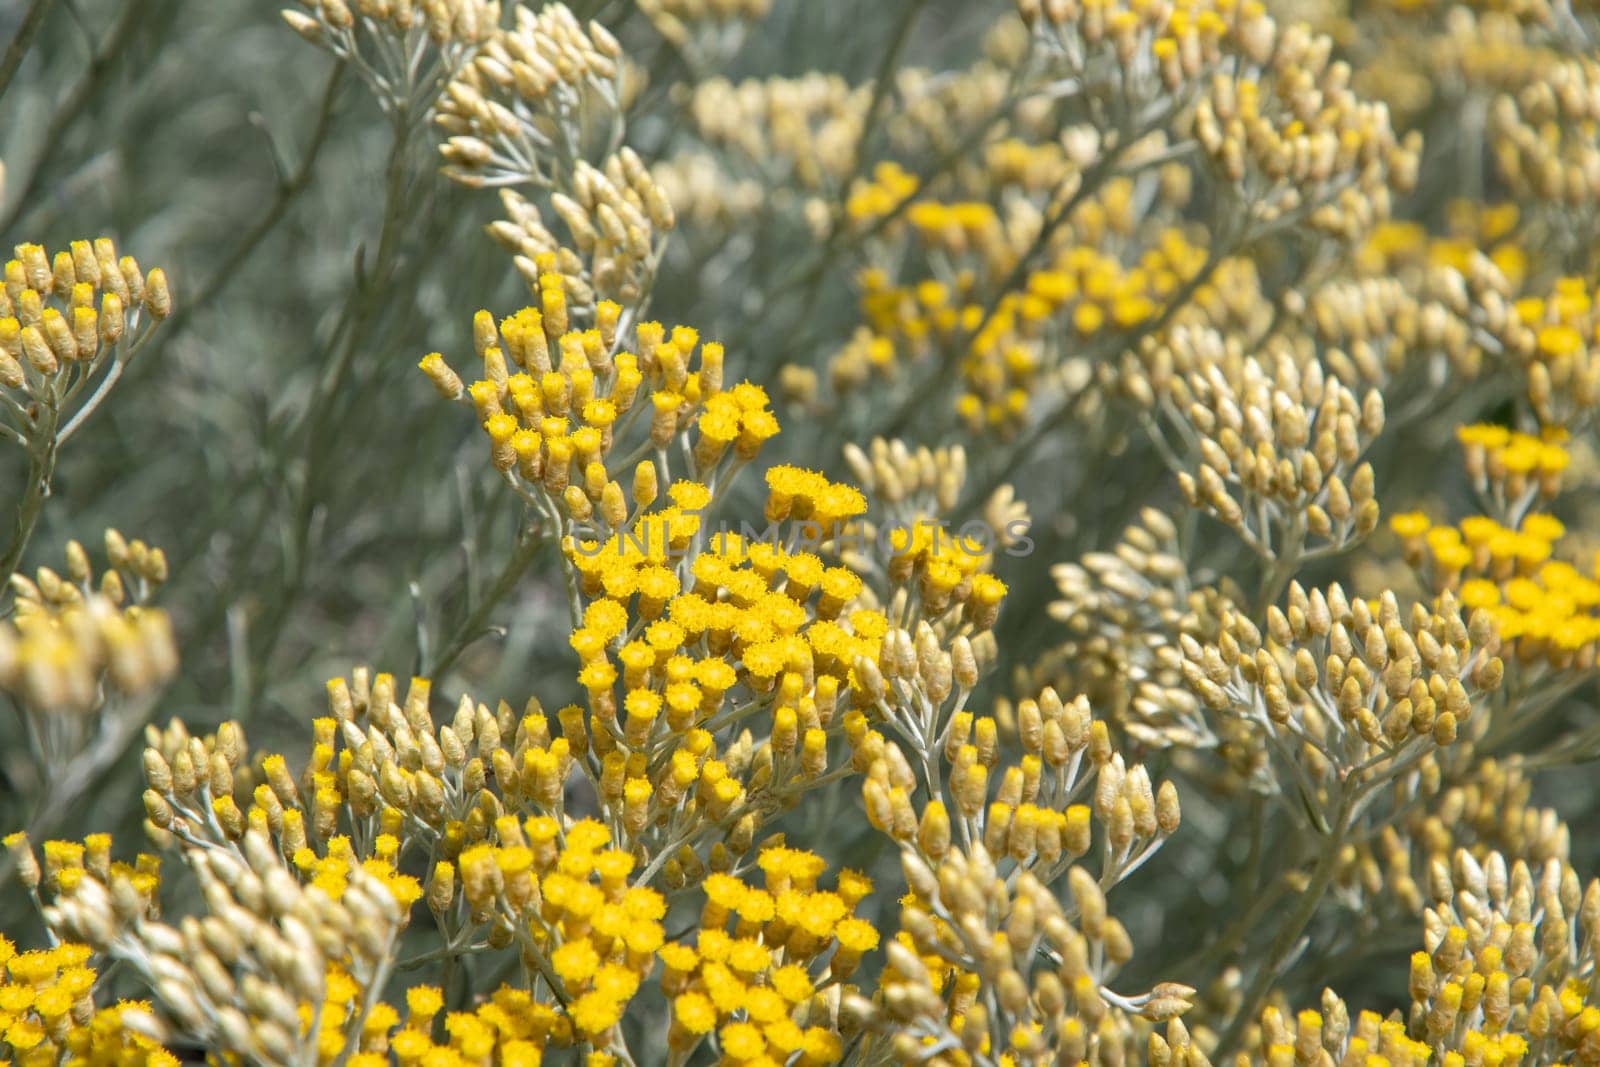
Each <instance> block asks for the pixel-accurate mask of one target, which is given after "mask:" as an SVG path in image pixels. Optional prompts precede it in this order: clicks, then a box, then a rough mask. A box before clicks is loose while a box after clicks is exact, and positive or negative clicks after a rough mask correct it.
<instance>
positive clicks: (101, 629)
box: [0, 530, 178, 714]
mask: <svg viewBox="0 0 1600 1067" xmlns="http://www.w3.org/2000/svg"><path fill="white" fill-rule="evenodd" d="M105 544H106V554H107V556H108V558H109V561H110V564H111V566H110V568H108V569H107V570H106V571H105V572H104V573H102V574H101V576H100V580H99V582H98V583H97V582H95V580H94V573H93V570H92V569H91V567H90V563H89V556H88V553H87V552H86V551H85V550H84V548H83V546H82V545H81V544H79V543H78V542H77V541H69V542H68V543H67V550H66V573H65V574H61V573H58V572H57V571H55V570H52V569H51V568H49V567H40V568H39V569H38V570H37V571H36V572H35V574H34V577H33V578H31V579H30V578H27V577H25V576H23V575H21V574H16V575H13V576H12V578H11V586H12V590H13V592H14V593H15V595H16V601H15V611H14V614H13V617H12V618H11V619H7V620H3V621H0V692H5V693H9V694H11V695H12V696H14V697H15V698H16V699H17V700H18V701H20V702H21V704H22V705H23V706H24V707H27V708H29V709H32V710H33V711H35V712H39V713H54V712H73V713H77V714H86V713H88V712H92V711H95V710H97V709H99V708H102V707H103V706H104V705H105V703H106V701H107V699H108V698H109V696H110V694H112V693H116V694H118V695H121V696H123V697H132V696H140V695H144V694H147V693H150V692H152V691H154V690H157V689H159V688H160V687H161V686H163V685H164V684H165V683H166V682H167V681H169V680H170V679H171V677H172V675H173V673H174V672H175V671H176V670H177V665H178V655H177V650H176V649H175V647H174V645H173V640H172V625H171V622H170V621H169V620H168V618H167V615H166V613H165V612H163V611H161V610H160V609H159V608H152V607H148V606H146V604H145V601H146V598H147V597H148V596H149V595H150V594H151V593H153V592H154V590H155V589H156V588H157V587H159V586H160V585H161V583H162V582H164V581H165V580H166V577H167V559H166V555H165V554H164V553H163V552H162V551H161V549H159V548H152V547H150V546H149V545H146V544H145V543H144V542H143V541H133V542H128V541H126V540H124V539H123V537H122V535H121V534H120V533H118V532H117V531H116V530H107V531H106V535H105Z"/></svg>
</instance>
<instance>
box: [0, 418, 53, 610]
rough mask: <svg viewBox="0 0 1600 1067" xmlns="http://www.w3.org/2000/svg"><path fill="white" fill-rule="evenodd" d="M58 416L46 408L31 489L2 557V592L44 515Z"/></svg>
mask: <svg viewBox="0 0 1600 1067" xmlns="http://www.w3.org/2000/svg"><path fill="white" fill-rule="evenodd" d="M58 415H59V413H58V412H57V411H56V409H55V408H54V407H46V408H45V409H44V412H43V420H44V421H43V422H42V423H41V424H40V425H39V426H37V427H36V428H35V435H34V442H35V443H34V446H33V448H32V449H31V450H30V451H29V454H28V486H27V489H26V490H24V491H23V494H22V503H21V505H20V506H19V507H18V508H17V517H16V520H15V522H14V523H13V524H12V531H11V541H10V543H9V544H7V545H6V550H5V554H4V555H0V590H3V589H5V588H6V586H8V585H9V584H10V583H11V576H12V575H13V574H15V573H16V572H17V565H18V564H20V563H21V562H22V553H23V552H24V551H25V550H26V549H27V547H28V541H29V540H30V539H31V538H32V537H33V531H34V528H35V527H36V526H38V524H39V516H40V514H41V513H42V512H43V511H44V502H45V500H46V499H48V498H49V496H50V479H51V478H52V477H53V476H54V475H55V470H56V454H57V453H56V419H57V417H58Z"/></svg>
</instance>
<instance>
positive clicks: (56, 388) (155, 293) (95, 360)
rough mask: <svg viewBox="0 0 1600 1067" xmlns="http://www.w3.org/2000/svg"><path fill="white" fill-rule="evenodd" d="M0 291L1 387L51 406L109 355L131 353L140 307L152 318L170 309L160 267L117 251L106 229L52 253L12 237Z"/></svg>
mask: <svg viewBox="0 0 1600 1067" xmlns="http://www.w3.org/2000/svg"><path fill="white" fill-rule="evenodd" d="M3 293H4V295H3V298H0V387H3V388H5V389H7V390H14V391H16V392H17V393H19V394H23V395H30V396H33V397H34V398H35V399H37V400H39V401H41V402H46V403H48V404H49V406H51V407H52V408H59V407H61V406H64V405H65V404H66V403H67V402H68V401H69V400H71V399H72V398H73V397H75V396H76V395H77V394H78V392H79V391H80V390H81V389H82V387H83V385H84V383H85V382H87V380H88V379H89V378H91V377H93V376H94V374H95V373H96V372H97V371H98V370H100V368H101V367H102V366H104V365H105V364H106V363H107V362H109V361H111V360H116V359H119V358H121V359H126V358H127V357H129V356H131V355H132V353H133V350H134V349H135V348H136V342H137V341H139V340H141V339H142V336H143V335H142V334H140V333H139V322H140V319H141V314H140V313H141V311H142V312H144V313H146V314H148V315H149V316H150V317H151V318H152V319H156V320H160V319H164V318H166V317H167V316H168V315H170V314H172V294H171V292H170V291H169V290H168V288H167V276H166V273H165V272H164V271H163V270H161V268H160V267H157V268H155V269H154V270H151V271H150V272H149V273H144V272H142V271H141V270H140V269H139V264H138V261H136V260H135V259H134V258H133V257H132V256H122V257H120V258H119V257H118V256H117V247H116V245H115V244H113V243H112V241H111V239H110V238H109V237H101V238H99V239H97V240H95V241H94V242H92V243H91V242H89V241H74V242H72V247H71V249H70V251H68V250H62V251H58V252H56V254H55V255H54V257H52V256H51V255H50V253H49V252H48V251H46V250H45V248H44V246H43V245H37V244H21V245H17V247H16V258H15V259H10V260H7V261H6V265H5V282H4V289H3ZM124 340H127V341H128V342H129V343H128V345H126V346H123V341H124ZM119 346H121V347H119ZM119 353H120V356H119ZM24 367H27V368H29V369H30V370H31V371H32V372H33V374H32V375H31V376H30V375H29V374H27V373H25V372H24V370H23V368H24ZM47 392H48V394H49V397H48V399H47V396H46V393H47Z"/></svg>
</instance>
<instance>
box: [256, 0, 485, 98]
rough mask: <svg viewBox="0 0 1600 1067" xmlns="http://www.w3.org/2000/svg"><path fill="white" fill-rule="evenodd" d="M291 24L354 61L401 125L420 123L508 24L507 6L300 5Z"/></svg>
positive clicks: (479, 2)
mask: <svg viewBox="0 0 1600 1067" xmlns="http://www.w3.org/2000/svg"><path fill="white" fill-rule="evenodd" d="M299 5H300V6H299V7H290V8H284V9H283V12H282V14H283V20H284V21H285V22H287V23H288V24H289V27H290V28H291V29H293V30H294V32H295V33H297V34H299V35H300V36H301V37H302V38H304V39H305V40H306V41H309V42H310V43H311V44H314V45H316V46H317V47H318V48H323V49H326V50H327V51H328V52H331V53H332V54H333V55H334V56H337V57H338V58H339V59H340V60H342V61H344V62H348V63H349V64H350V65H351V66H352V67H353V68H354V69H355V71H356V73H357V74H359V75H360V76H361V79H362V80H363V81H365V82H366V83H367V86H368V87H369V88H370V89H371V90H372V92H373V95H374V96H375V97H377V99H378V102H379V104H380V106H382V108H383V110H384V111H385V112H386V113H387V114H389V115H390V116H391V118H393V119H394V120H395V121H397V122H408V121H412V120H414V119H415V118H416V115H415V114H414V112H413V109H414V108H416V106H417V104H418V102H419V101H421V102H423V103H424V104H431V103H432V101H433V100H434V99H435V96H436V94H437V92H438V85H439V83H440V82H442V81H443V80H444V79H446V78H448V77H450V75H451V74H452V73H453V72H454V71H455V70H456V69H457V68H458V67H460V66H461V65H462V64H463V63H465V62H466V61H467V60H469V59H470V58H471V57H472V56H473V55H474V54H475V53H476V52H477V50H478V48H479V47H480V46H481V45H482V44H483V43H484V42H486V41H487V40H488V39H489V38H490V36H491V35H493V34H494V32H495V28H496V27H497V26H498V25H499V23H500V0H299Z"/></svg>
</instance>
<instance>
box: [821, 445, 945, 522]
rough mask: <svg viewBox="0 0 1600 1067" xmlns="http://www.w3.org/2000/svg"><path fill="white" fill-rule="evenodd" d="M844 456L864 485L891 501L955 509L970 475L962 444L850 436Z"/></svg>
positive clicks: (887, 502) (882, 500) (874, 494)
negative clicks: (864, 443) (864, 442)
mask: <svg viewBox="0 0 1600 1067" xmlns="http://www.w3.org/2000/svg"><path fill="white" fill-rule="evenodd" d="M844 461H845V462H846V463H848V464H849V465H850V473H851V474H853V475H854V476H855V480H856V484H857V485H858V486H860V488H861V491H862V492H864V493H866V494H867V496H868V497H870V498H872V500H873V501H874V502H876V503H880V504H882V505H885V506H887V507H895V506H898V505H909V506H911V507H913V508H915V509H918V510H922V511H925V512H934V513H942V512H950V511H954V510H955V508H956V505H957V504H958V503H960V500H961V488H962V486H963V485H964V484H965V483H966V479H967V452H966V449H964V448H963V447H962V446H960V445H952V446H949V447H945V448H937V449H933V448H928V447H927V446H926V445H919V446H917V447H916V448H915V449H913V448H912V447H911V446H910V445H908V444H906V442H904V441H902V440H900V439H898V438H895V439H892V440H886V439H884V438H882V437H874V438H873V439H872V441H871V443H870V444H869V445H868V447H867V448H866V449H863V448H862V447H861V446H860V445H858V444H856V443H855V442H853V441H847V442H846V443H845V446H844Z"/></svg>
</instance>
